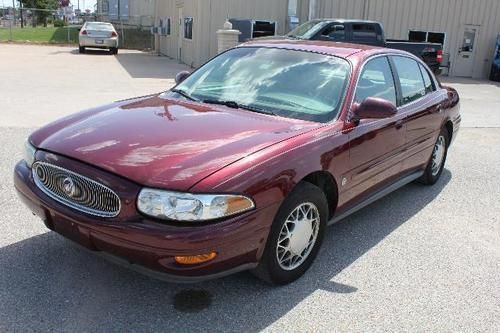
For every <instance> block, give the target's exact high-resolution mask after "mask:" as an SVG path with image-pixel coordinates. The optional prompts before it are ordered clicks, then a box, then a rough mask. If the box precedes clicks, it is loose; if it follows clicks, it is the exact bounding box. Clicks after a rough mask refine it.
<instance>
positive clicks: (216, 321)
mask: <svg viewBox="0 0 500 333" xmlns="http://www.w3.org/2000/svg"><path fill="white" fill-rule="evenodd" d="M40 48H41V49H42V50H45V49H49V50H51V48H50V47H40ZM144 57H145V58H144V63H146V66H147V64H149V62H147V61H148V59H149V57H150V56H147V55H145V56H144ZM154 61H156V60H154ZM151 64H153V65H154V64H156V63H155V62H151ZM75 66H76V65H75ZM75 70H76V69H75ZM0 84H1V83H0ZM152 84H153V83H152ZM464 89H465V88H464ZM493 92H494V93H495V92H497V90H493ZM14 93H15V92H13V91H10V92H9V94H14ZM35 93H36V92H35ZM76 93H78V92H76ZM463 94H467V90H464V92H463ZM470 96H471V97H470V98H474V97H473V94H472V93H471V94H470ZM496 96H497V97H498V96H500V94H498V95H496ZM9 98H11V99H17V98H21V96H20V95H18V96H17V97H16V96H14V95H9ZM467 98H469V96H467ZM469 103H470V102H469ZM496 103H497V105H498V104H499V103H500V98H499V101H498V102H496ZM9 107H10V108H11V109H9ZM4 111H5V112H11V114H13V113H15V111H16V110H14V107H12V106H11V105H9V104H8V105H7V110H2V114H4V113H3V112H4ZM463 112H464V113H466V114H469V113H468V110H467V109H464V110H463ZM474 112H476V111H474ZM20 113H21V116H19V119H22V112H20ZM470 114H473V112H471V113H470ZM56 116H59V114H58V113H57V112H55V113H54V114H52V115H44V117H45V118H47V119H49V118H51V117H56ZM2 117H3V116H2ZM468 117H469V118H468V121H469V122H470V123H471V124H472V125H471V128H462V129H461V131H460V133H459V134H458V138H457V141H455V143H454V144H453V146H452V149H451V150H450V153H449V156H448V161H447V167H446V169H445V171H444V173H443V175H442V178H441V179H440V181H439V182H438V183H437V184H436V185H435V186H433V187H425V186H420V185H415V184H410V185H408V186H406V187H404V188H402V189H400V190H398V191H396V192H394V193H392V194H390V195H389V196H387V197H385V198H383V199H381V200H379V201H377V202H375V203H374V204H372V205H370V206H368V207H366V208H365V209H363V210H361V211H359V212H358V213H356V214H355V215H352V216H351V217H349V218H347V219H345V220H344V221H343V222H341V223H339V224H336V225H334V226H332V227H330V228H329V229H328V232H327V235H326V238H325V241H324V243H323V248H322V251H321V252H320V254H319V256H318V258H317V259H316V261H315V263H314V264H313V266H312V267H311V269H310V270H309V272H308V273H307V274H306V275H305V276H303V277H302V278H301V279H299V280H298V281H296V282H294V283H292V284H290V285H288V286H284V287H270V286H268V285H266V284H264V283H261V282H260V281H259V280H257V279H255V278H254V277H253V276H251V275H250V274H248V273H240V274H237V275H234V276H230V277H227V278H223V279H219V280H214V281H208V282H204V283H201V284H194V285H176V284H169V283H165V282H161V281H157V280H154V279H151V278H149V277H145V276H143V275H140V274H138V273H135V272H132V271H129V270H127V269H125V268H122V267H119V266H115V265H113V264H111V263H108V262H107V261H105V260H103V259H101V258H100V257H97V256H94V255H92V254H91V253H88V252H86V251H84V250H81V249H80V248H78V247H75V246H73V244H72V243H70V242H69V241H67V240H65V239H64V238H62V237H60V236H58V235H57V234H55V233H53V232H48V230H47V229H45V227H44V226H43V224H42V222H41V221H39V220H38V218H36V217H34V216H32V215H31V213H30V212H29V211H28V210H27V209H26V208H25V207H24V206H23V205H22V204H21V202H20V201H19V200H18V199H17V197H16V194H15V191H14V189H13V185H12V169H13V166H14V164H15V162H16V161H17V160H19V159H21V147H22V143H23V140H24V139H25V138H26V136H27V135H28V134H29V133H30V132H31V130H32V129H31V128H30V127H32V125H30V124H31V120H29V119H28V120H27V121H26V122H25V123H22V122H21V121H19V122H20V124H19V126H17V125H15V126H14V125H12V126H10V127H9V126H8V125H6V123H7V121H5V119H2V121H5V122H4V123H0V138H1V140H2V141H1V142H2V143H3V144H2V145H0V156H3V158H2V159H0V209H1V211H2V213H3V214H2V215H1V216H0V332H21V331H22V332H27V331H57V332H59V331H66V332H68V331H73V332H80V331H85V332H124V331H171V332H181V331H182V332H184V331H186V332H207V331H228V332H229V331H231V332H234V331H245V332H253V331H261V330H264V331H269V332H283V331H285V332H289V331H315V332H316V331H325V332H332V331H370V332H377V331H379V332H387V331H412V332H413V331H418V332H428V331H433V332H436V331H438V332H449V331H462V332H469V331H474V332H497V331H498V327H500V224H499V217H498V216H499V215H500V205H499V204H498V198H499V197H500V180H499V179H498V177H497V175H498V174H499V173H500V154H499V153H498V152H499V149H498V147H499V146H500V128H472V127H480V125H481V124H479V125H477V126H474V118H473V117H472V116H470V115H469V116H468ZM478 119H479V118H478ZM482 119H483V118H482V117H481V119H480V121H482ZM17 121H18V120H16V122H17ZM2 126H3V127H2ZM13 126H14V127H13Z"/></svg>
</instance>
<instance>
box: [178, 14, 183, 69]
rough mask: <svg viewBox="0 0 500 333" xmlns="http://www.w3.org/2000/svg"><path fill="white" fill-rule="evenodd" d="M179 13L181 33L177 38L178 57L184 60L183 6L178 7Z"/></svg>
mask: <svg viewBox="0 0 500 333" xmlns="http://www.w3.org/2000/svg"><path fill="white" fill-rule="evenodd" d="M177 10H178V14H179V29H178V31H179V35H178V40H177V58H178V59H179V61H182V40H183V37H184V17H183V14H182V11H183V8H182V7H179V8H177Z"/></svg>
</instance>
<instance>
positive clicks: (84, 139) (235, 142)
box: [30, 95, 319, 190]
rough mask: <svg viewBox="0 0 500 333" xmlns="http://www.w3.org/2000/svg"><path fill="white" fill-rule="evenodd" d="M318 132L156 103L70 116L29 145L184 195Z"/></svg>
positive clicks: (240, 114)
mask: <svg viewBox="0 0 500 333" xmlns="http://www.w3.org/2000/svg"><path fill="white" fill-rule="evenodd" d="M318 125H319V124H317V123H313V122H307V121H301V120H295V119H288V118H282V117H276V116H269V115H264V114H258V113H253V112H250V111H246V110H240V109H230V108H227V107H224V106H216V105H207V104H201V103H196V102H190V101H184V100H179V99H167V98H163V97H162V96H158V95H156V96H149V97H145V98H140V99H135V100H129V101H122V102H117V103H114V104H112V105H109V106H107V107H101V108H98V109H94V110H89V111H86V112H82V113H78V114H75V115H72V116H70V117H67V118H64V119H62V120H60V121H57V122H55V123H53V124H50V125H48V126H46V127H43V128H41V129H39V130H38V131H36V132H35V133H33V134H32V136H31V138H30V140H31V142H32V144H33V145H35V146H36V147H37V148H40V149H43V150H46V151H50V152H53V153H56V154H61V155H65V156H68V157H71V158H74V159H77V160H80V161H83V162H86V163H89V164H92V165H95V166H97V167H99V168H102V169H105V170H107V171H110V172H113V173H115V174H118V175H120V176H123V177H125V178H128V179H130V180H133V181H135V182H137V183H140V184H142V185H145V186H152V187H162V188H168V189H176V190H187V189H189V188H190V187H192V186H193V185H195V184H196V183H197V182H199V181H200V180H202V179H203V178H205V177H207V176H209V175H210V174H212V173H214V172H216V171H217V170H219V169H221V168H223V167H225V166H227V165H228V164H231V163H233V162H235V161H237V160H239V159H241V158H244V157H246V156H248V155H250V154H252V153H254V152H257V151H259V150H261V149H263V148H265V147H267V146H270V145H273V144H275V143H277V142H280V141H282V140H286V139H287V138H290V137H293V136H296V135H299V134H301V133H304V132H306V131H308V130H310V129H313V128H315V127H318Z"/></svg>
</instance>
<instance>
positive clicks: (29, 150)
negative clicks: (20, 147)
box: [24, 141, 36, 168]
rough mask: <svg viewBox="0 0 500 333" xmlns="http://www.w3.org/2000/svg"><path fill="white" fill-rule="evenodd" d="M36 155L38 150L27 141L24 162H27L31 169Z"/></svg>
mask: <svg viewBox="0 0 500 333" xmlns="http://www.w3.org/2000/svg"><path fill="white" fill-rule="evenodd" d="M35 153H36V148H35V147H33V146H32V145H31V143H29V141H26V142H25V143H24V160H25V161H26V164H28V166H29V167H30V168H31V166H32V165H33V163H35Z"/></svg>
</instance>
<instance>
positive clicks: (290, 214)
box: [252, 182, 328, 285]
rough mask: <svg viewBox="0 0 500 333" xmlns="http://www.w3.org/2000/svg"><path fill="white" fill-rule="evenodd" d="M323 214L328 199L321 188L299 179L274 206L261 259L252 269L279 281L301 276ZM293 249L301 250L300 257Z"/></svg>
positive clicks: (314, 248)
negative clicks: (272, 220)
mask: <svg viewBox="0 0 500 333" xmlns="http://www.w3.org/2000/svg"><path fill="white" fill-rule="evenodd" d="M301 209H302V210H301ZM304 212H307V213H306V214H304ZM315 216H316V219H314V217H315ZM327 217H328V202H327V199H326V196H325V194H324V193H323V191H322V190H321V189H320V188H319V187H317V186H315V185H313V184H310V183H307V182H301V183H299V184H298V185H297V186H296V188H295V189H294V190H293V191H292V193H290V195H289V196H288V197H287V198H286V199H285V201H284V202H283V204H282V205H281V207H280V209H279V210H278V213H277V214H276V216H275V218H274V222H273V224H272V226H271V230H270V232H269V236H268V239H267V243H266V248H265V249H264V253H263V255H262V258H261V261H260V263H259V265H258V266H257V267H256V268H255V269H254V270H253V271H252V273H253V274H254V275H256V276H257V277H259V278H260V279H262V280H264V281H266V282H269V283H271V284H280V285H283V284H287V283H290V282H292V281H295V280H296V279H298V278H299V277H301V276H302V275H303V274H304V273H305V272H306V271H307V269H308V268H309V267H310V266H311V264H312V262H313V261H314V259H315V258H316V255H317V254H318V251H319V248H320V247H321V243H322V241H323V237H324V233H325V229H326V220H327ZM293 219H295V220H297V219H298V220H299V221H298V222H299V223H300V224H297V222H293V221H291V220H293ZM311 221H312V222H311ZM314 221H315V222H314ZM294 230H295V232H296V233H295V234H294V233H293V231H294ZM298 231H301V232H300V233H299V232H298ZM307 235H310V236H309V237H307ZM299 236H302V237H299ZM301 251H302V252H301ZM297 252H300V253H301V254H302V256H303V258H302V259H301V258H299V257H298V256H297V255H296V253H297ZM280 258H282V259H281V260H280ZM286 258H289V259H286ZM294 261H295V264H294V263H293V262H294Z"/></svg>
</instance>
